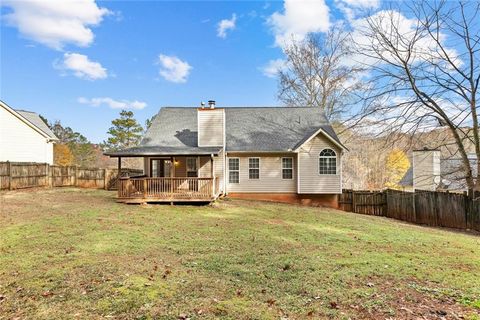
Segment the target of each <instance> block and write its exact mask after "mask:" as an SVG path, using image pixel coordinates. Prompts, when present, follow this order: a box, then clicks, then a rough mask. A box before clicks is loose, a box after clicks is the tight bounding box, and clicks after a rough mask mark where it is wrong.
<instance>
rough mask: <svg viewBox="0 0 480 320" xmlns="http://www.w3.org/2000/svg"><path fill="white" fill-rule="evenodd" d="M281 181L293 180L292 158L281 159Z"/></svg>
mask: <svg viewBox="0 0 480 320" xmlns="http://www.w3.org/2000/svg"><path fill="white" fill-rule="evenodd" d="M282 179H293V158H282Z"/></svg>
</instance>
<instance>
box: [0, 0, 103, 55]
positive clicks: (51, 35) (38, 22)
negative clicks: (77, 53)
mask: <svg viewBox="0 0 480 320" xmlns="http://www.w3.org/2000/svg"><path fill="white" fill-rule="evenodd" d="M3 5H5V6H8V7H10V8H11V9H12V12H11V13H7V14H5V15H3V16H2V18H3V19H5V21H6V22H7V23H8V24H9V25H11V26H14V27H16V28H18V30H19V32H20V33H21V34H22V35H23V36H24V37H26V38H29V39H32V40H34V41H37V42H39V43H42V44H44V45H46V46H48V47H51V48H54V49H57V50H60V49H62V48H63V46H64V45H65V44H67V43H71V44H75V45H77V46H81V47H86V46H88V45H90V44H91V43H92V42H93V38H94V34H93V32H92V30H91V29H90V27H92V26H96V25H98V24H99V23H100V22H101V21H102V19H103V17H104V16H105V15H108V14H110V11H109V10H108V9H106V8H100V7H99V6H97V4H96V3H95V1H94V0H22V1H18V0H4V1H3Z"/></svg>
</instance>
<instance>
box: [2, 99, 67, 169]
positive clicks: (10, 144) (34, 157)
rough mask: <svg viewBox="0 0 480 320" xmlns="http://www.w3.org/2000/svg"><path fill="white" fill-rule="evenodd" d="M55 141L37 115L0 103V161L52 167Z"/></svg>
mask: <svg viewBox="0 0 480 320" xmlns="http://www.w3.org/2000/svg"><path fill="white" fill-rule="evenodd" d="M57 140H58V139H57V137H56V136H55V134H53V132H52V131H51V130H50V129H49V128H48V126H47V125H46V124H45V122H43V120H42V119H40V116H39V115H38V114H36V113H35V112H30V111H24V110H14V109H12V108H11V107H9V106H8V105H7V104H6V103H4V102H3V101H0V161H11V162H39V163H48V164H53V144H54V143H55V142H56V141H57Z"/></svg>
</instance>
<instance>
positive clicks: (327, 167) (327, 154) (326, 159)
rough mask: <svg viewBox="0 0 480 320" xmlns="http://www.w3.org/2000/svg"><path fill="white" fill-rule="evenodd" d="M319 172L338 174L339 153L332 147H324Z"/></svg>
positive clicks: (319, 161)
mask: <svg viewBox="0 0 480 320" xmlns="http://www.w3.org/2000/svg"><path fill="white" fill-rule="evenodd" d="M318 173H320V174H337V154H336V153H335V151H333V150H332V149H323V150H322V152H320V158H319V160H318Z"/></svg>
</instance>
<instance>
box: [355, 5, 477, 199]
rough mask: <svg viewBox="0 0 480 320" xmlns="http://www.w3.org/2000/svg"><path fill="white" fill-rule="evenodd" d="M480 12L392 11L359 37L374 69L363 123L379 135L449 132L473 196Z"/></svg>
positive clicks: (447, 8)
mask: <svg viewBox="0 0 480 320" xmlns="http://www.w3.org/2000/svg"><path fill="white" fill-rule="evenodd" d="M404 5H405V4H404ZM479 11H480V3H478V2H467V3H463V2H458V3H456V2H455V3H454V2H446V1H442V2H428V1H421V2H412V3H411V4H410V5H408V9H407V10H405V7H403V8H402V12H403V13H404V14H406V15H408V17H406V16H404V14H402V13H400V9H399V8H391V9H390V10H383V11H380V12H379V13H377V14H374V15H372V16H370V17H368V18H365V19H364V20H362V21H359V22H358V23H357V28H358V29H357V30H359V31H357V34H356V35H355V37H354V39H355V40H356V42H357V49H356V51H357V54H358V56H359V57H360V59H357V60H358V61H361V62H362V63H363V64H364V66H365V67H366V68H368V69H369V70H370V82H369V83H370V89H371V90H369V91H368V92H367V96H366V97H364V100H363V103H364V105H363V106H362V112H361V117H359V120H361V121H360V123H361V122H363V123H367V124H368V125H369V126H372V125H374V124H377V125H378V124H380V125H382V127H381V130H380V131H381V132H382V134H386V133H391V132H396V133H399V132H402V133H407V132H408V133H411V134H415V133H418V132H421V131H423V132H428V131H432V129H434V128H438V127H444V128H447V129H448V130H449V132H450V133H451V136H452V140H453V141H454V143H455V149H456V150H455V152H456V153H458V156H459V157H460V159H461V161H462V168H463V169H462V170H464V178H465V180H466V183H467V185H468V188H469V189H475V190H480V180H479V179H478V175H479V174H480V162H478V161H477V162H476V163H475V164H474V165H475V166H477V167H476V168H475V170H474V168H472V163H471V162H470V161H469V157H468V153H469V151H470V150H472V149H473V151H474V152H475V154H476V157H477V159H480V134H479V123H478V115H477V107H478V100H479V93H478V92H479V91H478V89H479V82H480V64H479V62H480V51H479V50H480V44H479V42H480V29H479V24H480V17H479V16H478V13H479ZM396 136H398V135H396ZM439 143H442V142H439Z"/></svg>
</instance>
